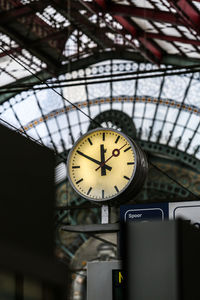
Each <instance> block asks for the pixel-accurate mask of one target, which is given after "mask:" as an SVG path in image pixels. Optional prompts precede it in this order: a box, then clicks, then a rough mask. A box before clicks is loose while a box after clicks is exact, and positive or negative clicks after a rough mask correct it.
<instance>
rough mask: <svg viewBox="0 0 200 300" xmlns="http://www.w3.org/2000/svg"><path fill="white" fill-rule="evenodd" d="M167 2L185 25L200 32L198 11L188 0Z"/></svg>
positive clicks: (199, 14) (169, 0)
mask: <svg viewBox="0 0 200 300" xmlns="http://www.w3.org/2000/svg"><path fill="white" fill-rule="evenodd" d="M168 2H169V3H170V4H171V5H172V6H173V7H174V8H175V9H176V11H177V13H178V14H179V15H180V17H181V18H182V20H183V21H184V23H185V25H187V26H189V27H191V28H193V29H194V30H195V31H196V32H198V33H200V13H199V11H198V10H197V9H196V7H195V6H194V5H193V3H192V1H188V0H176V1H175V0H168Z"/></svg>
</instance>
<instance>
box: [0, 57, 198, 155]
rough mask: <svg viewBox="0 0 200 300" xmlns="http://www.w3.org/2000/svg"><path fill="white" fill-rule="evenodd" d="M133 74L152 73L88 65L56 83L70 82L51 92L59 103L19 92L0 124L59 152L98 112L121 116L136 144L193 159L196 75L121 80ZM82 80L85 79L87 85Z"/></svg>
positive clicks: (46, 95) (128, 66)
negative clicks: (155, 144)
mask: <svg viewBox="0 0 200 300" xmlns="http://www.w3.org/2000/svg"><path fill="white" fill-rule="evenodd" d="M157 69H158V68H157ZM161 69H162V68H161ZM135 70H141V71H142V72H144V71H145V70H148V71H152V70H154V71H155V70H156V69H155V66H152V65H151V64H149V63H148V64H144V63H141V64H137V63H135V62H130V61H122V60H115V61H105V62H102V63H98V64H94V65H92V66H91V67H88V68H87V69H85V70H79V71H77V72H72V73H66V74H65V75H62V76H60V77H59V80H60V82H63V83H62V85H63V86H64V85H65V83H66V78H68V79H69V78H71V81H70V80H68V81H67V85H68V86H67V87H66V86H64V87H60V88H57V89H56V91H57V92H58V93H59V94H60V95H63V97H64V98H62V97H61V96H60V95H59V94H56V93H55V91H53V90H52V89H51V88H49V89H47V88H46V89H43V90H37V89H36V90H34V91H28V92H22V93H21V94H18V95H16V96H15V97H13V98H11V99H10V100H9V101H7V102H5V103H4V104H2V105H1V106H0V118H1V119H3V120H6V121H8V122H10V123H11V124H12V125H14V126H15V127H17V128H19V129H21V130H24V131H25V132H26V133H27V134H28V135H30V136H32V137H33V138H34V139H36V140H38V141H40V142H42V143H44V144H45V145H47V146H48V147H51V148H53V149H54V150H56V151H58V152H63V151H64V150H65V149H70V148H71V146H72V144H73V142H74V141H75V140H76V139H77V138H78V137H79V136H80V135H81V134H83V133H85V132H86V131H87V129H88V127H89V124H90V118H94V117H96V116H97V115H98V114H99V113H100V112H102V111H106V110H110V109H116V110H121V111H123V112H125V113H126V114H127V115H129V116H130V117H131V118H132V120H133V122H134V124H135V126H136V129H137V133H138V135H139V132H140V138H141V139H142V140H148V141H152V142H158V143H161V144H166V145H169V146H171V147H175V148H177V149H179V150H181V151H186V152H187V153H189V154H191V155H194V156H195V157H196V158H198V159H199V158H200V152H199V151H198V149H197V148H198V147H199V139H200V128H199V114H200V101H199V94H198V91H199V88H200V82H199V73H198V72H197V73H191V74H182V75H173V76H172V75H170V76H166V74H165V73H163V76H159V77H155V78H152V77H151V76H150V75H149V76H148V78H141V79H140V78H139V75H137V76H136V79H131V77H130V79H129V80H127V79H126V78H125V77H124V74H127V72H129V71H135ZM111 73H112V76H111ZM85 74H88V76H87V80H86V79H85V78H86V77H85ZM101 74H104V78H105V76H108V79H107V82H104V80H103V79H102V78H101ZM132 74H133V72H132ZM97 75H98V76H99V79H97V78H96V77H97ZM114 75H118V76H116V77H114ZM147 75H148V73H146V77H147ZM95 76H96V77H95ZM132 77H133V78H134V76H132ZM89 78H92V84H90V83H91V82H90V81H89V80H91V79H89ZM93 78H96V79H93ZM109 78H110V79H111V78H112V80H110V81H109ZM75 79H76V80H75ZM82 79H84V80H82ZM116 79H117V80H119V81H115V80H116ZM101 81H103V82H101ZM51 82H56V81H55V79H54V80H53V81H51ZM87 82H88V83H87ZM49 83H50V81H49ZM75 84H77V85H76V86H75ZM60 85H61V84H60ZM62 85H61V86H62ZM70 85H71V86H70ZM36 87H37V86H36ZM66 99H67V100H69V101H71V102H72V103H75V104H76V105H77V106H78V108H79V109H80V110H77V109H75V108H74V107H73V105H70V104H69V103H68V102H67V100H66ZM82 112H84V113H85V114H86V115H84V114H83V113H82ZM87 115H88V117H87Z"/></svg>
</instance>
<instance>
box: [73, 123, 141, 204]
mask: <svg viewBox="0 0 200 300" xmlns="http://www.w3.org/2000/svg"><path fill="white" fill-rule="evenodd" d="M67 166H68V177H69V180H70V182H71V184H72V186H73V187H74V189H75V190H76V191H77V192H78V193H79V194H80V195H82V196H83V197H84V198H86V199H89V200H95V201H106V200H109V199H113V198H114V197H116V196H118V195H119V194H121V193H122V192H123V191H124V190H125V189H126V188H127V187H128V185H129V184H130V182H131V180H132V178H133V176H134V173H135V168H136V159H135V149H134V145H133V144H132V142H131V141H130V140H129V138H127V137H126V136H125V135H124V134H122V133H121V132H119V131H117V130H113V129H104V128H102V129H96V130H92V131H90V132H88V133H87V134H85V135H84V136H82V137H81V138H80V139H79V140H78V141H77V142H76V144H75V145H74V146H73V148H72V150H71V151H70V153H69V156H68V164H67Z"/></svg>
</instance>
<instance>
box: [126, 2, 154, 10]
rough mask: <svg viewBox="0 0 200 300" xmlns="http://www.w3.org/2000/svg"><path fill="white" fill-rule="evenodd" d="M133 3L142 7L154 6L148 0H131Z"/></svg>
mask: <svg viewBox="0 0 200 300" xmlns="http://www.w3.org/2000/svg"><path fill="white" fill-rule="evenodd" d="M131 2H132V3H133V4H135V5H136V6H138V7H142V8H154V6H153V5H152V4H151V3H150V2H149V1H147V0H142V1H141V0H131Z"/></svg>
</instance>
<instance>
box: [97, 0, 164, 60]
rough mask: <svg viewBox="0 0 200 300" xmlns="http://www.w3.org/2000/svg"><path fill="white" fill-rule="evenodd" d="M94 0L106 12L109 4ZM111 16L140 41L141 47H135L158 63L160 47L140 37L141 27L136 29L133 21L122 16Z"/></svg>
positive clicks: (102, 0)
mask: <svg viewBox="0 0 200 300" xmlns="http://www.w3.org/2000/svg"><path fill="white" fill-rule="evenodd" d="M94 2H95V3H96V4H97V5H98V6H99V8H100V9H101V11H102V12H104V13H105V12H107V7H109V5H107V3H108V2H106V0H94ZM113 18H114V19H115V20H116V21H117V22H118V23H119V24H121V25H122V27H123V28H124V29H125V30H126V31H127V32H128V33H129V34H131V36H132V37H133V39H137V40H138V41H139V42H140V43H141V45H142V47H140V48H138V47H137V46H135V48H136V49H137V48H138V50H139V51H140V52H141V53H142V54H143V56H144V57H145V58H147V59H148V60H150V61H151V62H153V63H160V61H161V59H162V56H163V55H162V52H161V49H160V48H159V47H158V46H157V45H156V44H155V43H154V42H153V41H151V40H148V39H146V38H143V37H140V32H141V29H140V30H138V28H137V27H136V25H134V24H133V22H131V21H129V20H128V19H126V18H124V17H122V16H113Z"/></svg>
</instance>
